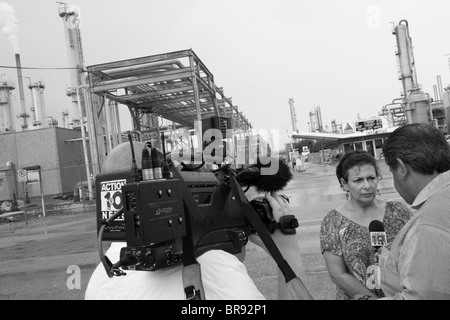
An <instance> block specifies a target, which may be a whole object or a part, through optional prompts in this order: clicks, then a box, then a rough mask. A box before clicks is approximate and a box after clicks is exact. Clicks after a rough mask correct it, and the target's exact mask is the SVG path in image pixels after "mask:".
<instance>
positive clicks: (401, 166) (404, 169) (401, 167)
mask: <svg viewBox="0 0 450 320" xmlns="http://www.w3.org/2000/svg"><path fill="white" fill-rule="evenodd" d="M396 161H397V164H398V166H397V171H398V172H399V173H400V175H401V176H402V178H403V180H406V177H407V176H408V174H409V166H407V165H406V164H405V163H404V162H403V160H402V159H400V158H397V159H396Z"/></svg>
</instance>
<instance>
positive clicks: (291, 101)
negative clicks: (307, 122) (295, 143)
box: [289, 98, 298, 132]
mask: <svg viewBox="0 0 450 320" xmlns="http://www.w3.org/2000/svg"><path fill="white" fill-rule="evenodd" d="M289 109H290V110H291V119H292V132H298V129H297V115H296V113H295V107H294V99H293V98H289Z"/></svg>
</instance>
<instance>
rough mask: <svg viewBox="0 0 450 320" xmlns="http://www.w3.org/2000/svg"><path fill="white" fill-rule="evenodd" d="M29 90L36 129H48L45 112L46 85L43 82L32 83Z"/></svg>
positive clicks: (32, 118) (32, 117)
mask: <svg viewBox="0 0 450 320" xmlns="http://www.w3.org/2000/svg"><path fill="white" fill-rule="evenodd" d="M28 88H29V89H30V90H31V103H32V106H31V121H32V124H33V126H35V127H36V128H46V127H47V122H46V120H47V115H46V112H45V103H44V89H45V84H44V82H43V81H42V80H40V81H37V82H35V83H30V84H29V85H28Z"/></svg>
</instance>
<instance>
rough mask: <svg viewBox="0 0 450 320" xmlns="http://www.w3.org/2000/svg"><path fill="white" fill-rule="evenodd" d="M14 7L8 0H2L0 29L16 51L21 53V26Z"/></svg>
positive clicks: (0, 4) (0, 3)
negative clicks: (18, 23)
mask: <svg viewBox="0 0 450 320" xmlns="http://www.w3.org/2000/svg"><path fill="white" fill-rule="evenodd" d="M17 22H18V20H17V18H16V17H15V15H14V8H13V7H12V6H11V5H9V4H8V3H6V2H0V30H1V31H2V33H4V34H5V35H6V36H7V38H8V40H9V41H10V42H11V46H12V47H13V50H14V53H19V52H20V50H19V48H20V47H19V27H18V26H17Z"/></svg>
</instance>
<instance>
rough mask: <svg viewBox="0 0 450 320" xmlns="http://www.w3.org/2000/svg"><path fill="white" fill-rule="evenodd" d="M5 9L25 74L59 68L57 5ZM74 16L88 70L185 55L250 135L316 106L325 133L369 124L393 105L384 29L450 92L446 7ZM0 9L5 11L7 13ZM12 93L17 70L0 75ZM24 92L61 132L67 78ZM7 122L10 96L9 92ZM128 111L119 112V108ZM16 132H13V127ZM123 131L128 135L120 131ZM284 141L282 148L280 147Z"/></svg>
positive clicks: (4, 43) (116, 5)
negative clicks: (406, 34) (39, 98)
mask: <svg viewBox="0 0 450 320" xmlns="http://www.w3.org/2000/svg"><path fill="white" fill-rule="evenodd" d="M0 3H2V5H0V8H3V10H5V7H8V6H7V5H9V6H10V7H12V8H13V9H14V12H13V14H14V17H15V18H16V20H15V24H16V26H17V27H18V29H17V30H16V31H17V35H18V38H17V40H18V43H19V45H20V55H21V63H22V67H35V68H63V67H67V66H68V60H67V50H66V42H65V38H64V29H63V22H62V20H61V18H60V17H59V16H58V4H57V2H56V1H54V0H10V1H1V0H0ZM67 3H68V4H70V5H74V6H77V7H78V8H79V9H80V12H81V24H80V29H81V35H82V43H83V48H84V58H85V62H86V65H87V66H89V65H94V64H98V63H105V62H112V61H117V60H124V59H132V58H137V57H142V56H149V55H154V54H160V53H165V52H172V51H179V50H184V49H192V50H193V51H194V52H195V53H196V54H197V55H198V56H199V58H200V59H201V60H202V61H203V62H204V64H205V65H206V66H207V67H208V69H209V70H210V71H211V72H212V73H213V75H214V78H215V82H216V85H217V86H219V87H223V89H224V92H225V95H226V96H227V97H231V98H232V100H233V104H235V105H237V106H238V107H239V110H240V111H242V112H243V113H244V115H245V116H246V117H247V118H248V120H249V121H250V122H251V124H252V125H253V127H254V128H256V129H259V128H260V129H267V130H275V129H278V130H280V136H281V138H282V140H285V138H286V137H287V133H286V129H287V130H288V131H289V132H290V133H291V132H292V122H291V115H290V110H289V103H288V102H289V98H293V99H294V106H295V110H296V113H297V127H298V129H299V130H300V131H307V130H308V122H309V112H310V111H311V110H312V108H313V107H314V106H315V105H319V106H320V109H321V113H322V118H323V123H324V126H329V127H330V124H331V120H332V119H335V120H336V122H337V123H342V122H346V121H355V120H356V119H357V116H358V114H359V116H360V118H362V119H365V118H370V117H373V116H377V115H378V112H380V111H381V108H382V107H383V106H384V105H386V104H388V103H390V102H392V100H393V99H395V98H398V97H400V93H401V90H402V89H401V88H402V87H401V82H400V81H399V80H398V74H397V63H396V57H395V54H394V52H395V49H396V48H395V46H396V40H395V36H394V35H393V34H392V28H393V26H394V25H397V24H398V23H399V21H400V20H403V19H404V20H407V21H408V23H409V31H410V36H411V38H412V43H413V46H414V56H415V61H416V71H417V76H418V81H419V83H420V84H421V85H422V88H423V91H424V92H427V93H429V94H430V95H431V96H432V97H434V91H433V85H436V84H437V80H436V79H437V76H438V75H440V76H441V79H442V84H443V86H444V87H446V86H447V85H448V84H450V72H449V63H448V56H447V54H450V1H448V0H428V1H419V0H413V1H412V0H405V1H393V0H390V1H365V0H347V1H344V0H322V1H320V0H315V1H301V0H127V1H118V0H89V1H88V0H73V1H71V2H67ZM5 4H6V5H5ZM0 19H3V20H2V21H0V30H2V31H3V32H2V33H1V34H0V66H11V67H14V66H15V60H14V49H13V46H12V44H11V41H10V39H8V31H10V30H5V28H4V26H5V21H4V20H5V12H3V13H0ZM0 74H1V77H2V78H1V79H2V80H5V79H6V80H9V81H13V82H15V83H16V84H17V72H16V70H15V69H10V68H4V67H0ZM23 77H29V78H30V79H27V78H25V79H24V84H25V85H26V87H25V88H26V90H25V95H26V101H27V112H30V106H31V94H30V91H29V90H28V88H27V84H28V81H29V80H31V81H32V82H36V81H38V80H43V81H44V82H45V85H46V88H45V91H44V92H45V105H46V112H47V115H49V116H53V117H54V118H55V119H57V120H58V121H59V124H60V125H62V112H63V111H65V110H68V111H69V113H70V111H71V110H70V108H71V103H70V100H69V98H68V97H67V96H66V95H65V88H66V86H68V85H70V83H69V74H68V71H67V70H61V69H56V70H44V69H37V70H31V69H24V70H23ZM13 98H14V99H15V100H14V104H15V112H16V114H19V113H20V95H19V90H18V88H17V87H16V90H14V91H13ZM124 108H125V107H124ZM17 123H18V124H16V130H20V122H19V121H18V122H17ZM124 127H125V129H128V128H126V127H127V124H122V128H124ZM284 136H286V137H284Z"/></svg>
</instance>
